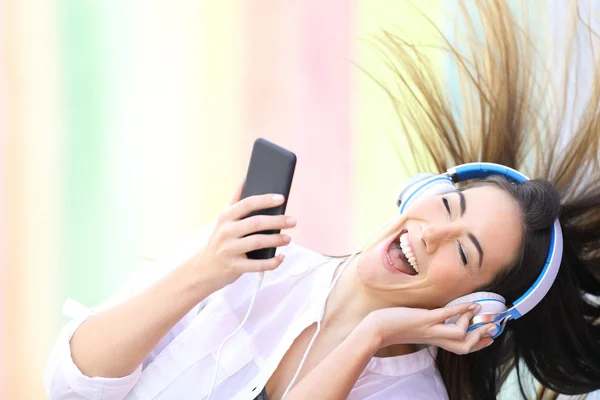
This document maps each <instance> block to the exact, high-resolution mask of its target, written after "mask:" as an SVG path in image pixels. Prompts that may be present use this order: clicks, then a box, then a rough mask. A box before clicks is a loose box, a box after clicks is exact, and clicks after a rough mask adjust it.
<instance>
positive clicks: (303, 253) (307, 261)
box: [265, 241, 331, 276]
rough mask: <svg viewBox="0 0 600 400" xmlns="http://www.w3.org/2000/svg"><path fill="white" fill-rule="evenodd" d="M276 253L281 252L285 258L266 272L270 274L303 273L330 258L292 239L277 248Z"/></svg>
mask: <svg viewBox="0 0 600 400" xmlns="http://www.w3.org/2000/svg"><path fill="white" fill-rule="evenodd" d="M277 254H283V255H284V256H285V259H284V260H283V263H281V265H280V266H279V267H278V268H277V269H275V270H273V271H270V272H269V273H268V274H271V275H272V276H278V275H279V276H281V275H298V274H303V273H306V272H308V271H311V270H312V269H313V268H315V267H318V266H319V265H322V264H324V263H326V262H328V261H330V260H331V257H328V256H325V255H323V254H321V253H319V252H316V251H314V250H310V249H308V248H306V247H304V246H302V245H300V244H298V243H296V242H293V241H292V242H290V244H288V245H287V246H282V247H279V248H277ZM265 276H266V275H265Z"/></svg>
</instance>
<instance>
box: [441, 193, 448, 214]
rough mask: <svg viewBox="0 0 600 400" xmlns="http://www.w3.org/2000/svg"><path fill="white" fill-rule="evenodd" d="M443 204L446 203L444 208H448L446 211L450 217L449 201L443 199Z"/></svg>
mask: <svg viewBox="0 0 600 400" xmlns="http://www.w3.org/2000/svg"><path fill="white" fill-rule="evenodd" d="M442 203H444V207H446V211H448V215H450V203H449V202H448V199H447V198H445V197H442Z"/></svg>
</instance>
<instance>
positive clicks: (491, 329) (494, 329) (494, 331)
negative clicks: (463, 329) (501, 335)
mask: <svg viewBox="0 0 600 400" xmlns="http://www.w3.org/2000/svg"><path fill="white" fill-rule="evenodd" d="M497 331H498V328H496V326H491V327H490V328H489V329H488V330H487V333H488V334H489V335H490V336H492V337H493V336H494V335H495V334H496V332H497Z"/></svg>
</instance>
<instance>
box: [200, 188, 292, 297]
mask: <svg viewBox="0 0 600 400" xmlns="http://www.w3.org/2000/svg"><path fill="white" fill-rule="evenodd" d="M243 185H244V182H243V181H242V183H241V184H240V186H239V187H238V189H237V191H236V193H235V195H234V197H233V199H232V201H231V204H230V206H229V207H228V208H227V209H226V210H225V211H224V212H223V213H221V215H220V216H219V217H218V218H217V222H216V225H215V227H214V229H213V231H212V233H211V235H210V237H209V239H208V242H207V244H206V246H205V247H204V248H203V249H202V250H201V251H200V252H199V253H198V254H196V255H195V256H194V257H193V258H192V259H191V260H190V262H189V263H190V265H191V266H192V267H193V268H195V269H197V272H198V274H200V279H201V280H202V281H203V282H206V283H208V284H209V285H210V286H212V288H213V289H214V290H218V289H220V288H222V287H225V286H227V285H228V284H230V283H232V282H234V281H236V280H237V279H238V278H239V277H240V276H241V275H242V274H244V273H246V272H262V271H268V270H273V269H275V268H277V267H278V266H279V265H281V263H282V262H283V258H284V256H283V255H282V254H279V255H277V256H275V257H273V258H270V259H266V260H252V259H249V258H248V257H247V256H246V253H247V252H249V251H252V250H258V249H264V248H269V247H280V246H286V245H287V244H289V243H290V241H291V238H290V237H289V236H288V235H285V234H254V235H253V233H256V232H261V231H265V230H277V229H279V230H280V229H289V228H292V227H294V226H295V225H296V221H295V220H294V219H293V218H290V217H287V216H285V215H275V216H271V215H254V216H252V217H248V218H245V217H246V216H247V215H249V214H250V213H251V212H253V211H258V210H263V209H267V208H273V207H276V206H278V205H280V204H281V203H283V201H284V198H283V196H281V195H275V194H265V195H258V196H250V197H247V198H245V199H243V200H240V197H241V194H242V188H243ZM248 235H249V236H248Z"/></svg>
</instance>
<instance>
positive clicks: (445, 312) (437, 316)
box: [431, 303, 481, 323]
mask: <svg viewBox="0 0 600 400" xmlns="http://www.w3.org/2000/svg"><path fill="white" fill-rule="evenodd" d="M480 309H481V305H479V304H477V303H463V304H457V305H455V306H451V307H443V308H438V309H436V310H431V321H432V322H434V323H440V322H444V321H446V320H447V319H449V318H452V317H455V316H457V315H460V314H464V313H466V312H471V314H473V315H475V313H477V312H478V311H479V310H480ZM471 318H472V316H471Z"/></svg>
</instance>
